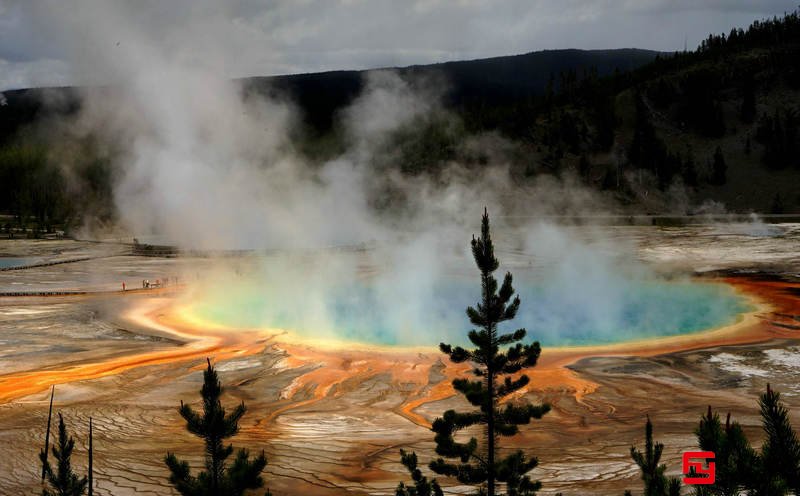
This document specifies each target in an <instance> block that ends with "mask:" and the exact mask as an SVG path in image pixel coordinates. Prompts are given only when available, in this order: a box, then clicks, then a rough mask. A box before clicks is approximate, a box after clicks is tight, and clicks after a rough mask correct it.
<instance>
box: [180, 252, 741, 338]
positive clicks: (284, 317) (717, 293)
mask: <svg viewBox="0 0 800 496" xmlns="http://www.w3.org/2000/svg"><path fill="white" fill-rule="evenodd" d="M318 269H319V270H311V271H303V273H302V275H300V274H299V273H292V274H291V275H287V274H281V275H280V276H278V275H277V274H274V273H273V274H271V275H264V276H263V277H253V274H252V273H242V272H241V271H239V273H238V275H237V276H232V277H229V278H224V279H216V280H215V282H214V283H213V284H204V285H202V289H200V290H197V291H195V292H193V293H192V294H191V296H190V297H189V298H188V299H187V301H186V302H185V303H184V304H183V305H182V313H183V314H184V316H187V317H189V318H191V319H192V320H193V321H194V322H196V323H198V324H200V325H202V324H207V325H212V326H215V327H224V328H229V329H231V330H233V329H253V328H276V329H284V330H286V331H289V332H290V333H292V334H294V335H297V336H298V337H301V338H304V339H309V340H311V341H313V340H315V339H319V340H326V341H331V340H332V341H336V342H343V343H347V342H356V343H365V344H372V345H388V346H436V345H438V344H439V343H440V342H449V343H453V344H468V343H465V340H466V333H467V331H468V330H469V329H470V328H471V325H470V323H469V322H468V319H467V317H466V314H465V309H466V307H467V306H468V305H474V304H476V303H477V301H478V299H479V297H480V285H479V278H478V275H477V273H476V274H471V275H468V274H465V273H461V272H456V273H447V274H442V273H439V274H436V276H434V277H429V278H420V279H418V280H416V279H415V278H414V277H411V275H407V276H406V275H404V274H403V273H402V271H401V272H399V273H397V272H395V273H392V275H391V276H387V277H384V276H383V275H381V274H380V273H378V274H376V273H374V272H369V271H367V272H368V273H366V274H362V275H361V276H360V277H357V278H350V279H348V278H336V277H329V276H328V275H325V276H322V275H320V274H321V273H325V271H326V270H327V269H326V268H323V267H318ZM511 271H512V273H513V276H514V287H515V289H516V292H517V294H518V295H519V297H520V299H521V300H522V304H521V307H520V310H519V312H518V314H517V317H516V319H514V320H513V321H510V322H508V323H506V326H505V328H504V329H505V330H506V331H509V330H514V329H517V328H519V327H525V328H526V329H527V330H528V336H529V339H536V340H539V341H540V342H541V343H542V345H544V346H582V345H600V344H612V343H619V342H625V341H632V340H639V339H647V338H654V337H661V336H673V335H678V334H687V333H694V332H699V331H703V330H707V329H712V328H716V327H720V326H724V325H728V324H732V323H734V322H735V321H736V320H737V318H738V316H739V315H740V314H741V313H743V312H746V311H749V310H750V309H751V308H750V305H749V303H748V302H747V300H745V299H744V298H743V297H742V296H740V295H739V294H738V293H736V291H735V290H733V289H732V288H731V287H729V286H727V285H725V284H722V283H716V282H704V281H697V280H695V279H689V278H683V279H678V280H668V279H664V278H660V277H656V276H647V277H642V276H639V275H635V276H632V275H630V274H624V273H615V272H613V271H612V272H604V273H603V274H602V277H596V276H592V274H585V277H583V278H582V277H581V276H580V275H577V276H575V275H570V277H564V276H563V275H561V274H559V273H558V272H552V271H550V272H548V271H546V270H545V271H542V270H537V269H532V268H523V267H515V268H512V269H511ZM248 272H249V271H248ZM256 272H257V271H256ZM503 274H504V272H502V267H501V271H498V273H497V276H498V279H500V278H502V276H503ZM331 281H337V282H331ZM342 281H345V282H342Z"/></svg>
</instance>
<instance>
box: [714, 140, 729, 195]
mask: <svg viewBox="0 0 800 496" xmlns="http://www.w3.org/2000/svg"><path fill="white" fill-rule="evenodd" d="M727 174H728V165H727V164H726V163H725V157H724V156H723V155H722V149H721V148H720V147H717V149H716V150H715V151H714V162H713V164H712V166H711V182H712V183H713V184H717V185H720V186H721V185H723V184H725V183H726V182H727V181H728V177H727Z"/></svg>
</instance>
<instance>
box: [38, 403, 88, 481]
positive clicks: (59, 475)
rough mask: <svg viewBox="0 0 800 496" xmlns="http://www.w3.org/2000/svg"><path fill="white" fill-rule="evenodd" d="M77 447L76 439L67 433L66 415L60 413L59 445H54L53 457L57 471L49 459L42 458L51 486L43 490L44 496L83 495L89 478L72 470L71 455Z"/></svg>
mask: <svg viewBox="0 0 800 496" xmlns="http://www.w3.org/2000/svg"><path fill="white" fill-rule="evenodd" d="M74 448H75V440H74V439H72V437H71V436H69V435H68V434H67V427H66V425H65V424H64V417H63V416H62V415H61V413H59V414H58V446H53V447H52V453H53V458H55V459H56V462H58V465H57V468H56V471H55V472H54V471H53V468H52V466H51V465H50V463H49V462H48V461H47V459H43V460H42V464H43V466H44V472H45V478H46V480H47V485H48V486H50V488H49V489H48V488H45V489H43V490H42V496H81V495H82V494H83V493H84V492H85V491H86V486H87V484H88V482H89V481H88V480H87V478H86V477H78V475H77V474H75V472H73V471H72V464H71V462H70V457H71V456H72V450H73V449H74Z"/></svg>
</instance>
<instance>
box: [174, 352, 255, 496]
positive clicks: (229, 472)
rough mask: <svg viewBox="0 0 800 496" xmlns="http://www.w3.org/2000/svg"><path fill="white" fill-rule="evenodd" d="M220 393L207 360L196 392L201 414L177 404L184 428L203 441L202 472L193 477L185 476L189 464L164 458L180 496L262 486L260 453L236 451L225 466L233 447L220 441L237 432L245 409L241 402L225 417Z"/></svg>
mask: <svg viewBox="0 0 800 496" xmlns="http://www.w3.org/2000/svg"><path fill="white" fill-rule="evenodd" d="M222 390H223V388H222V384H220V382H219V378H218V377H217V372H216V370H214V367H212V366H211V360H208V367H207V368H206V370H205V372H204V373H203V388H202V389H201V390H200V394H201V395H202V397H203V413H202V414H199V413H197V412H195V411H194V410H193V409H192V408H191V407H190V406H189V405H186V404H184V403H183V402H182V401H181V406H180V408H179V410H178V411H179V412H180V414H181V417H183V418H184V419H185V420H186V429H187V430H188V431H189V432H191V433H192V434H194V435H196V436H197V437H200V438H203V440H204V441H205V453H206V457H205V458H206V460H205V465H206V467H205V468H206V469H205V470H204V471H202V472H200V474H198V475H197V477H194V476H192V475H191V474H190V473H189V464H188V463H187V462H185V461H182V460H179V459H178V458H177V457H176V456H175V455H174V454H172V453H167V456H166V457H165V458H164V462H165V463H166V464H167V467H168V468H169V470H170V472H171V474H170V478H169V481H170V483H171V484H172V485H173V486H175V489H176V490H177V491H178V492H179V493H180V494H181V495H183V496H241V495H242V494H244V492H245V491H246V490H247V489H258V488H260V487H262V486H263V485H264V481H263V479H262V478H261V472H262V470H264V467H266V465H267V459H266V457H265V456H264V452H263V451H262V452H261V454H260V455H259V456H257V457H256V458H254V459H252V460H251V459H250V455H249V453H248V452H247V450H245V449H240V450H239V451H238V452H237V453H236V458H235V459H234V461H233V463H232V464H231V465H230V466H228V465H227V463H226V460H227V458H228V457H229V456H230V455H231V454H232V453H233V446H231V445H230V444H229V445H227V446H225V445H224V444H223V441H224V440H225V439H227V438H229V437H232V436H235V435H236V433H237V432H239V420H240V419H241V418H242V416H243V415H244V413H245V411H246V408H245V406H244V403H241V404H240V405H239V406H237V407H236V408H235V409H234V410H233V411H232V412H231V413H229V414H227V415H226V414H225V409H224V408H223V407H222V403H221V402H220V396H221V395H222ZM267 494H269V492H267Z"/></svg>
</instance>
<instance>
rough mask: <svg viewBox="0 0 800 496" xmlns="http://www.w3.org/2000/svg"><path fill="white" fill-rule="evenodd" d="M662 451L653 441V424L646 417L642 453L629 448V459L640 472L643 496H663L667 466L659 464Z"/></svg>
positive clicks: (661, 446) (665, 488)
mask: <svg viewBox="0 0 800 496" xmlns="http://www.w3.org/2000/svg"><path fill="white" fill-rule="evenodd" d="M663 450H664V445H663V444H661V443H657V442H654V441H653V423H652V422H650V416H649V415H648V416H647V423H646V424H645V428H644V452H642V451H639V450H638V449H637V448H636V447H635V446H631V458H632V459H633V461H634V462H636V465H638V466H639V470H640V471H641V472H642V482H644V495H645V496H664V494H665V492H666V490H667V477H666V476H665V475H664V472H665V471H666V470H667V466H666V465H664V464H662V463H661V452H662V451H663Z"/></svg>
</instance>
